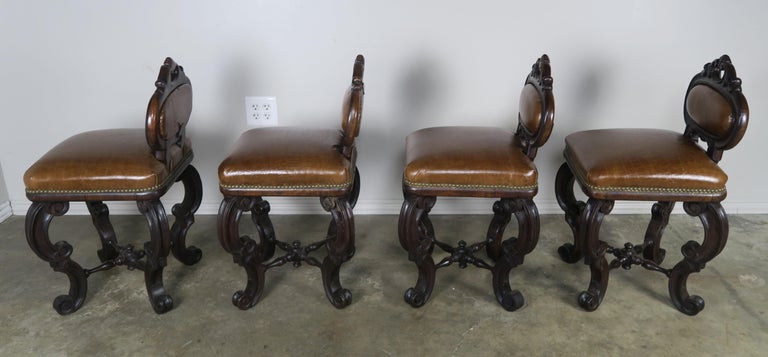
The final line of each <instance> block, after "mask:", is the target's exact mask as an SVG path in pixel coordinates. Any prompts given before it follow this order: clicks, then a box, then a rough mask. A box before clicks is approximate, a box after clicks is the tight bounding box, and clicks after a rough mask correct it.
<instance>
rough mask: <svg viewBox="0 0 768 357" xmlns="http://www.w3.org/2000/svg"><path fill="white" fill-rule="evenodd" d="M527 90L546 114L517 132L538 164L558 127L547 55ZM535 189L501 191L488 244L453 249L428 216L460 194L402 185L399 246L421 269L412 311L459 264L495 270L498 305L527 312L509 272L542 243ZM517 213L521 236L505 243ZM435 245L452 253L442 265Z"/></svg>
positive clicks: (410, 299)
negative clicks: (440, 201) (440, 272)
mask: <svg viewBox="0 0 768 357" xmlns="http://www.w3.org/2000/svg"><path fill="white" fill-rule="evenodd" d="M524 85H532V86H534V87H535V88H536V90H537V92H538V93H539V96H540V99H541V114H540V117H539V122H538V123H537V124H538V125H537V126H536V128H535V129H532V128H529V127H528V126H526V125H525V124H524V121H523V118H521V117H520V116H518V127H517V131H516V132H515V136H517V138H518V139H519V140H520V141H521V142H522V143H523V152H524V153H525V154H526V155H527V156H528V157H529V158H530V159H531V160H533V159H534V158H535V157H536V151H537V148H538V147H540V146H541V145H544V143H546V141H547V139H548V138H549V135H550V133H551V131H552V127H553V123H554V111H555V107H554V105H555V103H554V97H553V95H552V76H551V69H550V65H549V57H548V56H547V55H542V56H541V58H539V59H538V60H537V61H536V63H534V65H533V68H532V70H531V73H530V74H529V75H528V76H527V77H526V80H525V84H524ZM536 190H537V189H536V188H533V189H531V190H530V191H529V192H498V193H497V194H498V196H496V197H500V199H499V200H498V201H496V202H495V203H494V204H493V212H494V215H493V218H492V219H491V223H490V225H489V227H488V232H487V235H486V240H485V241H483V242H479V243H475V244H471V245H469V246H468V245H467V243H466V242H464V241H463V240H461V241H459V245H458V247H452V246H450V245H448V244H446V243H443V242H440V241H439V240H437V238H436V237H435V230H434V227H433V226H432V222H431V221H430V219H429V212H430V210H431V209H432V207H433V206H434V205H435V202H436V200H437V196H440V195H451V196H455V192H452V191H450V189H435V188H424V189H422V188H418V187H411V186H408V185H407V184H406V183H405V182H403V196H404V197H405V200H404V202H403V206H402V209H401V211H400V217H399V223H398V236H399V240H400V245H401V246H402V247H403V249H405V250H406V251H407V252H408V259H409V260H410V261H412V262H414V263H415V264H416V267H417V268H418V278H417V281H416V285H415V286H413V287H411V288H408V289H407V290H406V291H405V295H404V299H405V301H406V302H407V303H408V304H410V305H411V306H413V307H421V306H423V305H424V304H425V303H426V302H427V300H429V297H430V295H431V294H432V289H433V287H434V285H435V274H436V271H437V269H439V268H442V267H446V266H449V265H451V264H453V263H458V264H459V267H460V268H465V267H467V266H468V265H470V264H471V265H474V266H476V267H479V268H483V269H488V270H490V271H491V272H492V285H493V291H494V295H495V296H496V300H497V301H498V302H499V304H500V305H501V306H502V307H503V308H504V309H505V310H507V311H515V310H517V309H519V308H520V307H522V306H523V304H524V302H525V301H524V298H523V295H522V294H521V293H520V292H519V291H518V290H512V288H511V287H510V284H509V273H510V271H511V270H512V268H514V267H516V266H518V265H520V264H522V263H523V258H524V257H525V255H526V254H528V253H530V252H531V251H532V250H533V249H534V248H535V247H536V244H537V243H538V239H539V226H540V223H539V212H538V210H537V209H536V204H535V203H534V202H533V199H532V197H533V196H535V194H536ZM478 195H481V196H483V197H486V196H487V195H486V194H485V193H483V192H478ZM513 214H514V215H515V218H516V219H517V222H518V234H517V237H510V238H508V239H506V240H504V237H503V236H504V231H505V229H506V227H507V225H508V224H509V222H510V221H511V219H512V215H513ZM435 246H437V247H438V248H440V249H442V250H443V251H445V252H447V253H449V254H450V256H448V257H446V258H444V259H442V260H441V261H440V262H439V263H437V264H435V262H434V260H433V259H432V251H433V250H434V247H435ZM483 248H484V249H485V251H486V254H487V255H488V257H489V258H490V259H491V260H492V261H493V263H494V264H493V265H491V264H489V263H487V262H485V261H484V260H483V259H481V258H479V257H476V256H475V253H476V252H478V251H480V250H482V249H483Z"/></svg>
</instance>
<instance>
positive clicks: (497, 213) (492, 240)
mask: <svg viewBox="0 0 768 357" xmlns="http://www.w3.org/2000/svg"><path fill="white" fill-rule="evenodd" d="M511 220H512V207H511V205H510V200H509V199H502V200H498V201H496V202H494V203H493V218H492V219H491V224H490V225H489V226H488V233H487V234H486V238H485V240H486V246H485V251H486V254H488V257H490V258H491V259H493V260H494V261H496V260H498V259H499V257H500V256H501V253H502V247H501V244H502V242H503V240H504V230H505V229H506V228H507V225H508V224H509V221H511Z"/></svg>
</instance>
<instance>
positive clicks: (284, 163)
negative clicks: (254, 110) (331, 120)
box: [219, 127, 355, 196]
mask: <svg viewBox="0 0 768 357" xmlns="http://www.w3.org/2000/svg"><path fill="white" fill-rule="evenodd" d="M342 140H343V134H342V132H341V131H340V130H334V129H310V128H298V127H269V128H257V129H251V130H249V131H247V132H245V133H243V134H242V135H241V136H240V138H239V139H238V140H237V142H236V143H235V145H234V147H233V148H232V151H231V152H230V154H229V155H228V156H227V158H226V159H224V161H222V163H221V165H219V183H220V189H221V192H222V193H223V194H224V195H231V196H318V195H320V196H340V195H343V194H346V193H348V192H349V191H350V189H351V188H352V183H353V180H354V175H355V169H354V168H355V163H354V155H352V159H348V158H347V157H345V156H344V155H343V154H342V153H341V152H340V151H339V146H340V145H341V142H342Z"/></svg>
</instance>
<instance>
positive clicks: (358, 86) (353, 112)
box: [341, 55, 365, 157]
mask: <svg viewBox="0 0 768 357" xmlns="http://www.w3.org/2000/svg"><path fill="white" fill-rule="evenodd" d="M364 69H365V58H364V57H363V55H357V58H356V59H355V65H354V68H353V70H352V84H351V85H350V86H349V89H347V92H346V94H345V95H344V102H343V104H342V107H341V130H342V132H343V133H344V135H343V138H342V143H341V144H342V152H343V153H344V155H346V156H347V157H349V156H350V155H351V154H352V149H353V147H354V144H355V138H356V137H357V135H358V134H360V120H361V119H362V116H363V96H364V94H365V85H364V84H363V70H364Z"/></svg>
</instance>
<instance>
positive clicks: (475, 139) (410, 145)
mask: <svg viewBox="0 0 768 357" xmlns="http://www.w3.org/2000/svg"><path fill="white" fill-rule="evenodd" d="M405 155H406V158H405V162H406V164H405V170H404V174H403V183H404V185H406V186H408V187H409V188H411V189H414V190H418V192H419V193H420V194H426V192H427V191H434V192H435V194H436V195H441V196H459V197H525V198H532V197H533V196H534V195H535V194H536V189H537V187H538V175H537V172H536V166H535V165H534V164H533V160H531V158H529V157H528V156H526V155H525V154H524V153H523V146H522V143H521V142H520V140H518V139H517V138H516V136H515V135H514V133H513V132H511V131H508V130H503V129H498V128H486V127H464V126H455V127H438V128H426V129H421V130H418V131H416V132H413V133H411V134H410V135H408V138H407V139H406V151H405Z"/></svg>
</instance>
